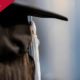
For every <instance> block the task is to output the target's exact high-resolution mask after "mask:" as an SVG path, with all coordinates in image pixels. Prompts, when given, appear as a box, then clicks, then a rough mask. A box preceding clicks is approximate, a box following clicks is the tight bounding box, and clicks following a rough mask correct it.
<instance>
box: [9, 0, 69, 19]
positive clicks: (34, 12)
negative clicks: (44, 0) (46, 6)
mask: <svg viewBox="0 0 80 80" xmlns="http://www.w3.org/2000/svg"><path fill="white" fill-rule="evenodd" d="M23 1H24V0H23ZM10 6H11V7H14V9H16V11H17V10H20V11H22V12H25V13H26V14H27V15H31V16H36V17H42V18H56V19H60V20H65V21H68V18H66V17H65V16H62V15H59V14H56V13H54V12H50V11H46V10H43V9H40V8H36V7H33V6H31V5H27V4H24V3H22V2H20V1H15V2H13V3H12V4H11V5H10Z"/></svg>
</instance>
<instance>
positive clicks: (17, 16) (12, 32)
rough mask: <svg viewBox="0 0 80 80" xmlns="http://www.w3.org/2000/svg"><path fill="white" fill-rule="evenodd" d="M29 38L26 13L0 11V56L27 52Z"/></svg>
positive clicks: (18, 54)
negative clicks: (2, 12)
mask: <svg viewBox="0 0 80 80" xmlns="http://www.w3.org/2000/svg"><path fill="white" fill-rule="evenodd" d="M31 38H32V37H31V33H30V27H29V25H28V21H27V15H26V14H23V13H12V14H11V13H8V14H6V13H4V14H1V13H0V56H4V57H7V56H10V57H11V56H13V55H16V56H20V55H22V54H25V53H28V52H29V46H30V43H31ZM6 52H7V53H6Z"/></svg>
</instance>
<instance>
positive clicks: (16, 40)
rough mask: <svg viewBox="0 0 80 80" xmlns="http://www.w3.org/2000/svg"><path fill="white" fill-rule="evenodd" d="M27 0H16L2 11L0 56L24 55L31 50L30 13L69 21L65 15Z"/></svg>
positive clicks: (0, 16)
mask: <svg viewBox="0 0 80 80" xmlns="http://www.w3.org/2000/svg"><path fill="white" fill-rule="evenodd" d="M25 1H26V2H27V0H20V1H18V0H16V1H15V2H13V3H12V4H11V5H9V6H8V7H7V8H6V9H5V10H3V11H2V12H1V13H0V56H1V55H2V56H5V57H7V56H8V55H10V56H13V55H14V54H16V55H22V54H24V53H28V52H29V46H30V43H31V39H32V37H31V33H30V27H29V26H30V25H29V24H28V20H27V17H28V15H29V16H36V17H43V18H57V19H61V20H65V21H68V19H67V18H66V17H64V16H61V15H59V14H56V13H53V12H49V11H46V10H43V9H39V8H38V7H33V6H31V5H28V4H26V3H25ZM6 52H7V54H6Z"/></svg>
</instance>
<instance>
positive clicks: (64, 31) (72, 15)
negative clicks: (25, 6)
mask: <svg viewBox="0 0 80 80" xmlns="http://www.w3.org/2000/svg"><path fill="white" fill-rule="evenodd" d="M28 2H30V0H28ZM30 4H31V3H30ZM32 5H33V6H39V8H42V9H45V10H49V11H52V12H56V13H59V14H61V15H64V16H66V17H68V19H69V21H68V22H66V21H61V20H58V19H51V18H49V19H48V18H43V19H42V18H37V17H33V20H34V22H35V23H36V26H37V34H38V38H39V40H40V46H39V52H40V53H39V55H40V66H41V77H42V80H80V9H79V7H80V0H33V2H32Z"/></svg>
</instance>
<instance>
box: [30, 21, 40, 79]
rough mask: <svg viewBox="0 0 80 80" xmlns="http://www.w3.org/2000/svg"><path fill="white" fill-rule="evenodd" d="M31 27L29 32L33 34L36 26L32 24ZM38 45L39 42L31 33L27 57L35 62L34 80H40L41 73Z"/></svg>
mask: <svg viewBox="0 0 80 80" xmlns="http://www.w3.org/2000/svg"><path fill="white" fill-rule="evenodd" d="M32 23H33V22H32ZM32 26H33V27H32ZM32 26H31V31H32V32H33V31H34V29H35V31H36V26H34V25H33V24H32ZM35 31H34V32H35ZM35 33H36V32H35ZM39 44H40V42H39V40H38V38H37V35H36V34H33V33H32V42H31V45H30V50H29V55H30V56H32V57H33V59H34V61H35V80H41V71H40V62H39V49H38V47H39Z"/></svg>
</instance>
